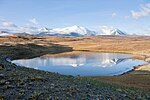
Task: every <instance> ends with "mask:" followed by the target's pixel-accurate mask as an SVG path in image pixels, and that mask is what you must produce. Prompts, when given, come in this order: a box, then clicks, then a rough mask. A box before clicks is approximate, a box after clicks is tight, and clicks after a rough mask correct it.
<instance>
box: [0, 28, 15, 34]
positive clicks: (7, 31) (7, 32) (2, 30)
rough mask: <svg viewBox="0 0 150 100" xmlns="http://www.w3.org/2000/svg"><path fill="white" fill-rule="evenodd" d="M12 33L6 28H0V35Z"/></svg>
mask: <svg viewBox="0 0 150 100" xmlns="http://www.w3.org/2000/svg"><path fill="white" fill-rule="evenodd" d="M9 35H12V34H11V33H10V32H9V30H7V29H0V36H9Z"/></svg>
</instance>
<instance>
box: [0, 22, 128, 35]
mask: <svg viewBox="0 0 150 100" xmlns="http://www.w3.org/2000/svg"><path fill="white" fill-rule="evenodd" d="M6 35H34V36H73V37H75V36H97V35H127V34H126V33H125V32H123V31H121V30H119V29H117V28H106V27H104V28H102V29H100V31H99V32H98V31H92V30H89V29H87V28H85V27H81V26H77V25H74V26H71V27H65V28H54V29H49V28H46V27H44V28H37V29H35V30H34V32H30V31H28V32H26V31H23V32H22V31H18V30H17V31H14V30H13V31H12V30H4V29H1V30H0V36H6Z"/></svg>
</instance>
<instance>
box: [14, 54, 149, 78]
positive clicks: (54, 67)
mask: <svg viewBox="0 0 150 100" xmlns="http://www.w3.org/2000/svg"><path fill="white" fill-rule="evenodd" d="M131 56H132V55H130V54H114V53H96V54H83V55H79V56H65V57H46V58H44V57H37V58H33V59H20V60H13V61H12V62H13V63H15V64H17V65H21V66H26V67H29V68H35V69H39V70H45V71H49V72H57V73H60V74H64V75H74V76H76V75H80V76H113V75H119V74H122V73H124V72H127V71H130V70H131V69H133V66H137V65H142V64H147V62H145V61H142V60H134V59H129V58H130V57H131Z"/></svg>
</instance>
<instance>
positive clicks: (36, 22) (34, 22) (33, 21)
mask: <svg viewBox="0 0 150 100" xmlns="http://www.w3.org/2000/svg"><path fill="white" fill-rule="evenodd" d="M29 22H30V23H32V24H34V25H37V24H38V21H37V19H36V18H33V19H30V20H29Z"/></svg>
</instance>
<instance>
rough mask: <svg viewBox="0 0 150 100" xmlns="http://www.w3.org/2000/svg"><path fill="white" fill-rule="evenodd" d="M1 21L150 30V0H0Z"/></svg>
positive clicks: (11, 23)
mask: <svg viewBox="0 0 150 100" xmlns="http://www.w3.org/2000/svg"><path fill="white" fill-rule="evenodd" d="M0 22H1V25H0V28H10V27H15V26H17V27H18V26H26V25H29V24H30V25H32V26H34V27H49V28H56V27H66V26H72V25H79V26H84V27H87V28H90V29H98V28H100V27H102V26H109V27H115V28H119V29H121V30H123V31H126V32H129V33H141V34H142V33H150V0H0ZM4 22H5V23H4ZM9 24H10V25H9ZM11 25H12V26H11Z"/></svg>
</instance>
